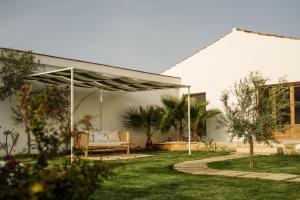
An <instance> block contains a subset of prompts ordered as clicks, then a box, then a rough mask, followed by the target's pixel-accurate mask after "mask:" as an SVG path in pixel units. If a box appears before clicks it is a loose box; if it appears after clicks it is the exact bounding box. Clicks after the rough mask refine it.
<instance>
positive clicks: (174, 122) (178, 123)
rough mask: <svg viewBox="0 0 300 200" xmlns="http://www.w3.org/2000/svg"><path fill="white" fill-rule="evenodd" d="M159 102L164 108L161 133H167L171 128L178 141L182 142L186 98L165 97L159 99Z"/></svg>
mask: <svg viewBox="0 0 300 200" xmlns="http://www.w3.org/2000/svg"><path fill="white" fill-rule="evenodd" d="M161 102H162V104H163V106H164V114H163V117H162V120H161V125H160V128H161V131H162V132H168V131H169V130H170V129H171V128H172V127H173V128H174V129H175V131H176V132H177V134H178V135H179V139H180V141H184V139H185V138H184V128H185V126H186V124H187V114H188V112H187V111H188V106H187V101H186V96H182V97H181V98H176V97H172V96H165V97H162V98H161Z"/></svg>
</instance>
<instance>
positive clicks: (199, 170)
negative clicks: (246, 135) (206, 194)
mask: <svg viewBox="0 0 300 200" xmlns="http://www.w3.org/2000/svg"><path fill="white" fill-rule="evenodd" d="M242 157H245V155H237V154H234V155H228V156H220V157H213V158H206V159H203V160H194V161H187V162H182V163H178V164H176V165H175V166H174V168H175V169H176V170H178V171H181V172H184V173H189V174H199V175H200V174H201V175H217V176H228V177H243V178H257V179H266V180H274V181H289V182H300V176H299V175H294V174H284V173H267V172H247V171H232V170H218V169H210V168H208V166H207V163H210V162H218V161H224V160H231V159H237V158H242Z"/></svg>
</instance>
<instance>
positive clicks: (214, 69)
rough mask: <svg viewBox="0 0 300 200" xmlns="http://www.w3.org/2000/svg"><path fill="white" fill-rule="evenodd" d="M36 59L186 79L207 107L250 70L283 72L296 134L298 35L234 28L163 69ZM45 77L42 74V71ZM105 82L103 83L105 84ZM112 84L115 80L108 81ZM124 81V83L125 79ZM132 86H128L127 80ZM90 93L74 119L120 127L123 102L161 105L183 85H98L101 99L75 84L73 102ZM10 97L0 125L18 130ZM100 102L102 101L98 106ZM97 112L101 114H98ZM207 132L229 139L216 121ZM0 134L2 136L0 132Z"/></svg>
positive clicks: (135, 136) (141, 138)
mask: <svg viewBox="0 0 300 200" xmlns="http://www.w3.org/2000/svg"><path fill="white" fill-rule="evenodd" d="M34 55H35V57H36V59H38V60H39V61H40V63H41V64H43V65H45V66H46V69H45V71H49V70H55V69H63V68H68V67H73V68H74V69H76V70H85V71H88V72H92V73H97V74H100V75H109V76H116V77H122V78H126V79H128V80H131V81H135V80H136V79H138V80H139V81H142V82H145V83H146V84H147V82H155V83H157V84H162V85H169V86H174V85H175V86H176V85H178V86H179V87H180V85H182V86H184V85H190V86H191V93H192V95H193V94H194V95H200V96H202V97H205V98H206V99H207V100H208V101H209V102H210V105H209V107H211V108H219V109H222V104H221V102H220V100H219V99H220V96H221V93H222V91H223V90H224V89H227V88H228V87H230V86H231V85H232V84H233V83H234V82H235V81H236V80H238V79H240V78H242V77H243V76H245V75H247V74H248V73H249V71H253V70H259V71H261V72H262V73H263V74H264V75H266V76H268V77H269V78H270V79H271V83H276V82H277V80H278V79H279V78H280V77H282V76H284V75H285V76H286V77H287V78H288V80H289V81H291V84H290V91H291V97H290V101H291V115H290V118H291V119H290V122H291V127H290V129H289V130H288V134H286V135H285V136H283V138H284V137H285V138H287V139H300V82H297V81H300V38H295V37H285V36H279V35H274V34H264V33H258V32H252V31H247V30H243V29H237V28H234V29H233V30H232V32H230V33H228V34H226V35H225V36H223V37H222V38H220V39H218V40H217V41H215V42H213V43H212V44H210V45H208V46H207V47H205V48H202V49H201V50H199V51H198V52H196V53H194V54H193V55H191V56H190V57H188V58H186V59H184V60H182V61H180V62H178V63H177V64H176V65H175V66H173V67H171V68H169V69H167V70H165V71H164V72H163V73H162V74H155V73H148V72H143V71H137V70H130V69H125V68H120V67H114V66H109V65H103V64H98V63H92V62H86V61H81V60H75V59H68V58H62V57H56V56H50V55H45V54H39V53H34ZM45 79H47V77H45ZM109 84H110V83H107V85H109ZM113 84H114V83H113ZM124 87H128V85H125V86H124ZM129 87H131V86H129ZM93 90H94V91H95V93H94V94H93V95H92V96H90V97H89V98H88V99H87V100H86V101H84V102H83V103H82V104H81V106H80V108H79V110H78V111H77V112H76V113H75V120H76V119H80V118H81V117H82V116H84V115H86V114H91V115H93V116H98V117H96V118H94V119H93V121H92V123H93V125H94V127H95V128H97V129H100V128H101V129H102V130H112V131H113V130H125V128H124V127H122V124H121V119H120V116H121V114H122V112H123V111H124V109H125V108H126V107H128V106H135V105H150V104H152V105H153V104H155V105H160V104H161V101H160V98H161V95H165V94H168V95H174V96H179V95H181V94H183V93H185V94H186V93H187V90H186V89H185V88H181V89H178V87H175V88H172V89H163V90H151V91H135V92H130V91H106V90H102V94H103V96H102V97H103V98H102V100H103V102H102V103H100V101H99V99H101V98H100V90H99V89H95V88H90V89H86V88H85V89H82V88H79V87H75V105H76V104H77V103H78V102H79V101H80V100H81V99H82V98H83V97H84V96H86V95H87V94H88V93H90V92H91V91H93ZM13 104H14V102H9V101H5V102H0V125H2V126H5V127H7V128H15V129H16V130H17V131H18V132H20V133H23V132H24V127H23V125H15V123H14V121H13V120H12V118H11V117H12V116H13V113H12V111H11V105H13ZM100 104H101V105H102V106H100ZM100 116H102V117H100ZM130 132H131V137H130V139H131V142H132V143H134V144H135V145H136V146H144V144H145V140H146V138H145V135H144V134H141V133H138V132H136V131H132V130H131V131H130ZM168 138H172V139H175V135H174V134H172V133H171V134H169V135H162V134H157V135H155V137H154V142H159V141H164V140H166V139H168ZM207 138H213V139H214V141H223V142H224V141H228V139H229V136H228V134H227V133H226V132H225V130H224V129H216V121H215V120H210V121H208V122H207ZM0 139H1V138H0ZM25 147H26V134H21V137H20V140H19V144H18V149H17V150H18V151H22V149H24V148H25Z"/></svg>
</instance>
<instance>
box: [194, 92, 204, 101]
mask: <svg viewBox="0 0 300 200" xmlns="http://www.w3.org/2000/svg"><path fill="white" fill-rule="evenodd" d="M190 96H191V97H192V98H196V99H203V100H206V93H205V92H200V93H192V94H190Z"/></svg>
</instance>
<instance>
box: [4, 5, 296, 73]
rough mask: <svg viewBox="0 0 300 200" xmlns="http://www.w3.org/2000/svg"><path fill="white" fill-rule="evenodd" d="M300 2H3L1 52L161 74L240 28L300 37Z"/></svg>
mask: <svg viewBox="0 0 300 200" xmlns="http://www.w3.org/2000/svg"><path fill="white" fill-rule="evenodd" d="M299 10H300V1H299V0H281V1H279V0H248V1H245V0H106V1H105V0H86V1H83V0H51V1H49V0H26V1H24V0H0V47H8V48H15V49H21V50H32V51H34V52H38V53H44V54H49V55H55V56H61V57H67V58H74V59H80V60H86V61H92V62H98V63H102V64H109V65H114V66H120V67H126V68H130V69H137V70H143V71H148V72H155V73H160V72H162V71H163V70H165V69H167V68H169V67H172V66H174V65H175V63H177V62H178V61H179V60H182V59H184V58H186V57H188V56H189V55H191V54H192V53H194V52H196V51H198V50H199V49H201V48H202V47H205V46H206V45H208V44H210V43H211V42H213V41H215V40H217V39H218V38H220V37H222V36H223V35H225V34H227V33H229V32H231V30H232V28H234V27H239V28H243V29H248V30H252V31H258V32H266V33H275V34H280V35H287V36H300V20H299V19H300V12H299Z"/></svg>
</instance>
